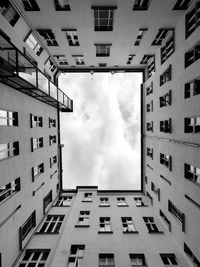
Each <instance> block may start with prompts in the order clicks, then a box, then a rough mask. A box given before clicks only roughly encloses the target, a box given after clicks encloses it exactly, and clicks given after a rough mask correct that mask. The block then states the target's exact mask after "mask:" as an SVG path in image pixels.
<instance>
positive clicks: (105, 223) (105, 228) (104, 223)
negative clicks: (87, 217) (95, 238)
mask: <svg viewBox="0 0 200 267" xmlns="http://www.w3.org/2000/svg"><path fill="white" fill-rule="evenodd" d="M99 222H100V223H99V225H100V230H99V233H112V230H111V221H110V217H100V218H99Z"/></svg>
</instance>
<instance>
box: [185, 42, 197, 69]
mask: <svg viewBox="0 0 200 267" xmlns="http://www.w3.org/2000/svg"><path fill="white" fill-rule="evenodd" d="M199 58H200V44H199V43H198V44H196V45H195V46H194V47H192V48H191V49H190V50H189V51H188V52H186V53H185V69H186V68H187V67H189V66H190V65H192V64H193V63H194V62H195V61H197V60H198V59H199Z"/></svg>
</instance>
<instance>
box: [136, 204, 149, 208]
mask: <svg viewBox="0 0 200 267" xmlns="http://www.w3.org/2000/svg"><path fill="white" fill-rule="evenodd" d="M136 207H137V208H146V207H148V205H142V206H139V205H138V206H137V205H136Z"/></svg>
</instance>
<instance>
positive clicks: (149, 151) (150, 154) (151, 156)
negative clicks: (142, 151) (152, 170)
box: [147, 147, 153, 159]
mask: <svg viewBox="0 0 200 267" xmlns="http://www.w3.org/2000/svg"><path fill="white" fill-rule="evenodd" d="M147 156H148V157H150V158H151V159H153V148H150V147H147Z"/></svg>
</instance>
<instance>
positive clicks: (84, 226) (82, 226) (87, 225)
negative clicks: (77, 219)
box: [74, 224, 90, 228]
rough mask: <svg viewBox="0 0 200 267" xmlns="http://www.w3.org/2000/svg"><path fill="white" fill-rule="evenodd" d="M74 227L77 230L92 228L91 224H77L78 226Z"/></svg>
mask: <svg viewBox="0 0 200 267" xmlns="http://www.w3.org/2000/svg"><path fill="white" fill-rule="evenodd" d="M74 227H76V228H87V227H90V225H89V224H85V225H79V224H76V225H74Z"/></svg>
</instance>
